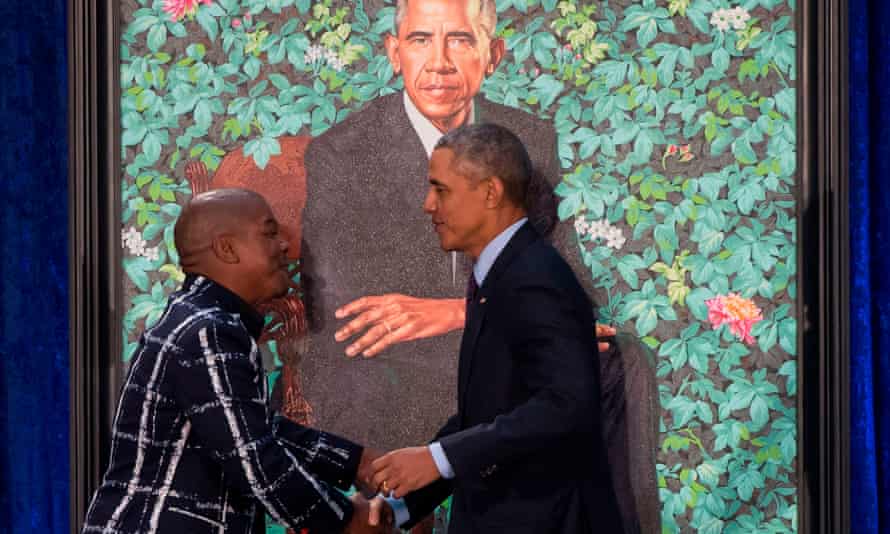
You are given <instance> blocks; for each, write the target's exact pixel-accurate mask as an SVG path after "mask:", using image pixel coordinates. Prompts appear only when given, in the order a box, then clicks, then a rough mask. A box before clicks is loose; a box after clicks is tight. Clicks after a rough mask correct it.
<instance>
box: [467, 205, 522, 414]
mask: <svg viewBox="0 0 890 534" xmlns="http://www.w3.org/2000/svg"><path fill="white" fill-rule="evenodd" d="M538 237H539V236H538V233H537V232H536V231H535V230H534V228H533V227H532V225H531V224H530V223H528V222H526V223H525V224H523V225H522V226H521V227H520V228H519V230H517V231H516V233H515V234H513V237H512V238H510V241H509V242H507V246H506V247H504V250H502V251H501V253H500V255H499V256H498V257H497V259H496V260H495V261H494V264H493V265H492V266H491V269H490V270H489V271H488V274H487V275H486V276H485V280H484V281H483V282H482V286H481V287H480V288H479V290H478V291H477V292H476V297H475V299H473V301H470V302H467V318H466V322H465V324H464V335H463V338H462V339H461V344H460V364H459V375H458V411H459V412H461V413H464V409H463V407H464V406H465V402H466V394H467V390H468V389H469V385H470V379H471V378H472V374H473V357H474V354H475V352H476V341H477V340H478V338H479V332H480V331H481V330H482V323H483V322H484V319H485V311H486V310H487V309H488V307H489V303H488V301H489V299H491V298H497V295H495V294H494V288H495V287H496V285H497V282H498V279H499V278H500V277H501V275H502V274H503V273H504V270H505V269H506V268H507V267H508V266H509V265H510V263H512V262H513V259H514V258H515V257H516V256H517V255H518V254H519V253H520V252H522V251H523V250H525V248H526V247H528V246H529V245H530V244H531V243H532V242H534V241H535V240H536V239H538Z"/></svg>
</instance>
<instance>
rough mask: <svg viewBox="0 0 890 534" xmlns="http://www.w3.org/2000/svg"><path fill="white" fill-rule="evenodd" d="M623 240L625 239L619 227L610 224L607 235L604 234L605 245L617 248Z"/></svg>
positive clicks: (622, 243)
mask: <svg viewBox="0 0 890 534" xmlns="http://www.w3.org/2000/svg"><path fill="white" fill-rule="evenodd" d="M625 241H626V239H625V238H624V234H623V233H622V232H621V229H620V228H618V227H617V226H612V227H610V228H609V232H608V235H607V236H606V246H608V247H612V248H614V249H615V250H618V249H620V248H621V247H623V246H624V242H625Z"/></svg>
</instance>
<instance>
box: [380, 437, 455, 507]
mask: <svg viewBox="0 0 890 534" xmlns="http://www.w3.org/2000/svg"><path fill="white" fill-rule="evenodd" d="M372 465H373V467H374V471H375V473H374V477H373V478H372V479H371V485H372V486H374V487H376V488H377V491H381V492H383V494H384V495H391V496H392V497H395V498H396V499H401V498H402V497H404V496H405V495H406V494H408V493H410V492H412V491H414V490H417V489H420V488H422V487H424V486H427V485H429V484H431V483H433V482H435V481H436V480H438V479H439V477H440V474H439V468H438V467H436V462H435V461H434V460H433V455H432V453H430V449H429V447H426V446H424V447H408V448H406V449H399V450H396V451H392V452H390V453H387V454H385V455H383V456H381V457H380V458H378V459H376V460H374V462H373V464H372Z"/></svg>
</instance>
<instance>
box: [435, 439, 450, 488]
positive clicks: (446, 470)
mask: <svg viewBox="0 0 890 534" xmlns="http://www.w3.org/2000/svg"><path fill="white" fill-rule="evenodd" d="M429 449H430V454H431V455H432V456H433V461H434V462H435V463H436V468H437V469H438V470H439V474H440V475H442V478H445V479H451V478H454V469H452V468H451V462H449V461H448V457H447V456H445V449H443V448H442V444H441V443H439V442H438V441H434V442H432V443H430V446H429Z"/></svg>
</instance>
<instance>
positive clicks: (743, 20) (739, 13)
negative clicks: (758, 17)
mask: <svg viewBox="0 0 890 534" xmlns="http://www.w3.org/2000/svg"><path fill="white" fill-rule="evenodd" d="M727 17H728V18H729V21H730V22H731V23H732V27H733V28H734V29H736V30H744V29H745V27H746V26H747V22H748V20H749V19H750V18H751V15H749V14H748V12H747V11H745V8H743V7H741V6H737V7H734V8H733V9H729V10H727Z"/></svg>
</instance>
